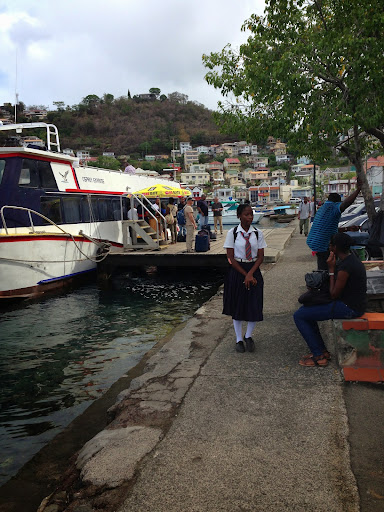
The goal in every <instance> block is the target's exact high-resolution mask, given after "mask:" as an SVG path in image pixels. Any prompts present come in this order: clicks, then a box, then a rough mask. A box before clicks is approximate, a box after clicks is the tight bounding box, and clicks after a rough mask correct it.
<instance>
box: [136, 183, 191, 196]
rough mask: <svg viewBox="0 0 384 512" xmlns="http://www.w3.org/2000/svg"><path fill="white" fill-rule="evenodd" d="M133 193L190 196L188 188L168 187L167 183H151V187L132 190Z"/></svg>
mask: <svg viewBox="0 0 384 512" xmlns="http://www.w3.org/2000/svg"><path fill="white" fill-rule="evenodd" d="M134 194H142V195H143V196H146V197H172V196H177V197H180V196H185V197H186V196H190V195H191V192H190V191H189V190H184V189H183V188H177V187H169V186H168V185H153V187H147V188H143V189H142V190H138V191H137V192H134Z"/></svg>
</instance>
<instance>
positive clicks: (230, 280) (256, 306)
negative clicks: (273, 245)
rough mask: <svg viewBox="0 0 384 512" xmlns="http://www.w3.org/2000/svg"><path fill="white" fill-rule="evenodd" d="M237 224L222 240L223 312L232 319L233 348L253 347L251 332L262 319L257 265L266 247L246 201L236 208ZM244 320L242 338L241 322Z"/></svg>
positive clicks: (261, 280) (261, 295)
mask: <svg viewBox="0 0 384 512" xmlns="http://www.w3.org/2000/svg"><path fill="white" fill-rule="evenodd" d="M237 217H238V218H239V220H240V224H239V225H238V226H236V227H235V228H233V229H230V230H229V231H228V234H227V238H226V239H225V243H224V247H225V248H226V249H227V257H228V261H229V263H230V265H231V267H230V269H229V272H228V275H227V277H226V280H225V283H224V308H223V314H224V315H230V316H231V317H232V318H233V326H234V328H235V333H236V350H237V352H245V347H244V341H245V346H246V348H247V350H248V351H249V352H253V351H254V350H255V344H254V342H253V339H252V331H253V329H254V328H255V325H256V322H261V321H262V320H263V288H264V281H263V277H262V275H261V272H260V265H261V264H262V262H263V259H264V248H265V247H267V244H266V243H265V240H264V236H263V233H262V232H261V231H260V230H258V229H257V228H254V227H253V226H252V221H253V210H252V208H251V206H249V205H247V204H241V205H240V206H239V207H238V208H237ZM243 321H246V322H248V325H247V330H246V333H245V337H244V340H243V333H242V323H243Z"/></svg>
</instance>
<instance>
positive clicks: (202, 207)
mask: <svg viewBox="0 0 384 512" xmlns="http://www.w3.org/2000/svg"><path fill="white" fill-rule="evenodd" d="M205 198H206V196H205V194H203V195H202V196H201V199H200V201H197V211H198V212H199V225H200V229H203V227H204V226H206V225H207V224H208V203H207V201H206V200H205Z"/></svg>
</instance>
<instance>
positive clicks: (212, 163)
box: [209, 162, 223, 165]
mask: <svg viewBox="0 0 384 512" xmlns="http://www.w3.org/2000/svg"><path fill="white" fill-rule="evenodd" d="M209 165H223V164H222V163H221V162H210V164H209Z"/></svg>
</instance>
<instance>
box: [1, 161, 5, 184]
mask: <svg viewBox="0 0 384 512" xmlns="http://www.w3.org/2000/svg"><path fill="white" fill-rule="evenodd" d="M4 169H5V160H0V183H1V180H2V179H3V175H4Z"/></svg>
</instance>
